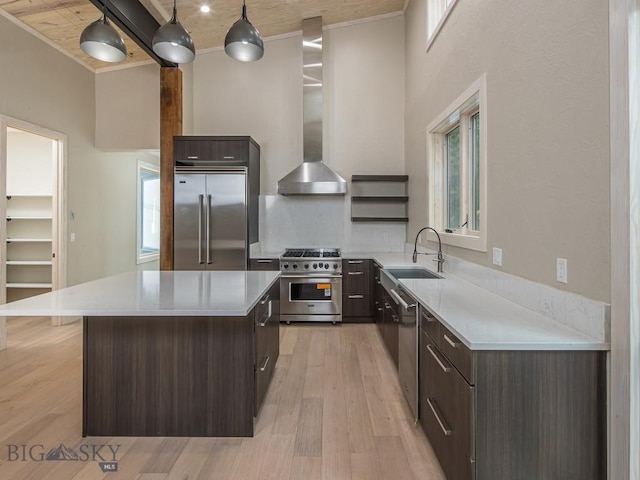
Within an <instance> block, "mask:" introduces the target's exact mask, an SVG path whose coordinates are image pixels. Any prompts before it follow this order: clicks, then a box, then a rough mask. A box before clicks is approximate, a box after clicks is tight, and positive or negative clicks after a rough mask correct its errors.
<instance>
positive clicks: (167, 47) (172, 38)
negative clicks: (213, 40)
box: [153, 0, 196, 63]
mask: <svg viewBox="0 0 640 480" xmlns="http://www.w3.org/2000/svg"><path fill="white" fill-rule="evenodd" d="M153 51H154V52H155V53H156V55H158V56H159V57H162V58H163V59H165V60H167V61H169V62H173V63H189V62H193V59H194V58H196V48H195V47H194V45H193V40H192V39H191V36H189V34H188V33H187V31H186V30H185V29H184V27H183V26H182V24H181V23H180V22H179V21H178V14H177V9H176V0H173V16H172V17H171V20H169V22H168V23H165V24H164V25H163V26H161V27H160V28H159V29H158V30H157V31H156V33H155V35H154V36H153Z"/></svg>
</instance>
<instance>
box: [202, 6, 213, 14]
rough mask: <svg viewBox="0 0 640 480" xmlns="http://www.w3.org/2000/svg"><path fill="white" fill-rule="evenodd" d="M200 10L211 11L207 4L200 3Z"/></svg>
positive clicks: (203, 11)
mask: <svg viewBox="0 0 640 480" xmlns="http://www.w3.org/2000/svg"><path fill="white" fill-rule="evenodd" d="M200 11H201V12H202V13H209V12H210V11H211V8H210V7H209V6H208V5H202V6H201V7H200Z"/></svg>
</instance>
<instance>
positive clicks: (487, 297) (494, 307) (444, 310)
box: [342, 252, 610, 350]
mask: <svg viewBox="0 0 640 480" xmlns="http://www.w3.org/2000/svg"><path fill="white" fill-rule="evenodd" d="M342 255H343V257H344V258H371V259H373V260H374V261H375V262H377V263H378V264H379V265H380V266H381V267H382V268H392V267H403V266H405V267H406V266H416V264H414V263H412V261H411V254H409V253H375V252H374V253H366V252H343V254H342ZM432 259H433V257H432V256H428V257H427V256H424V255H420V256H419V258H418V265H419V266H423V267H426V268H427V269H429V270H432V271H434V272H435V266H436V264H435V263H434V262H432ZM445 269H446V263H445ZM439 275H441V276H442V277H443V278H442V279H441V280H439V279H401V280H400V284H401V285H402V287H403V288H404V290H406V291H407V292H408V293H409V294H411V295H412V296H413V297H414V298H415V299H416V300H417V301H418V302H419V303H420V304H422V305H423V306H425V307H426V308H427V309H428V310H429V311H431V313H432V314H434V315H435V316H436V317H437V318H438V319H439V320H440V321H441V322H442V324H443V325H444V326H446V327H447V328H448V329H449V330H451V332H452V333H453V334H454V335H456V336H457V337H458V338H459V339H460V340H461V341H462V343H464V344H465V345H466V346H467V347H469V348H470V349H471V350H609V349H610V346H609V344H608V343H604V342H601V341H599V340H598V339H595V338H592V337H590V336H588V335H586V334H584V333H581V332H578V331H577V330H574V329H572V328H570V327H568V326H566V325H563V324H561V323H559V322H557V321H555V320H553V319H551V318H549V317H545V316H544V315H541V314H539V313H536V312H534V311H532V310H529V309H527V308H525V307H522V306H520V305H518V304H516V303H514V302H512V301H510V300H507V299H505V298H503V297H501V296H499V295H496V294H494V293H491V292H489V291H487V290H485V289H483V288H480V287H478V286H476V285H474V284H472V283H470V282H468V281H466V280H463V279H462V278H460V277H457V276H455V275H452V274H450V273H447V272H446V271H445V272H444V273H440V274H439Z"/></svg>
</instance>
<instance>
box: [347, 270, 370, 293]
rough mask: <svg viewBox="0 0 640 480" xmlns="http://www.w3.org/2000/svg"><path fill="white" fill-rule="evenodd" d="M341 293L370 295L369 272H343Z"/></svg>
mask: <svg viewBox="0 0 640 480" xmlns="http://www.w3.org/2000/svg"><path fill="white" fill-rule="evenodd" d="M342 291H343V292H344V293H367V294H368V293H371V277H370V274H369V272H367V271H350V272H343V273H342Z"/></svg>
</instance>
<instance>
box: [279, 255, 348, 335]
mask: <svg viewBox="0 0 640 480" xmlns="http://www.w3.org/2000/svg"><path fill="white" fill-rule="evenodd" d="M280 271H281V272H282V274H281V276H280V318H281V320H282V321H283V322H287V323H291V322H332V323H334V324H335V323H337V322H342V256H341V254H340V249H339V248H288V249H287V250H286V251H285V252H284V253H283V254H282V256H281V257H280Z"/></svg>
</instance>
